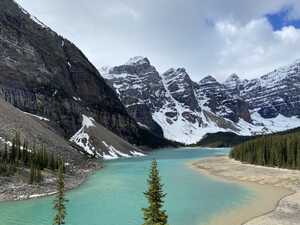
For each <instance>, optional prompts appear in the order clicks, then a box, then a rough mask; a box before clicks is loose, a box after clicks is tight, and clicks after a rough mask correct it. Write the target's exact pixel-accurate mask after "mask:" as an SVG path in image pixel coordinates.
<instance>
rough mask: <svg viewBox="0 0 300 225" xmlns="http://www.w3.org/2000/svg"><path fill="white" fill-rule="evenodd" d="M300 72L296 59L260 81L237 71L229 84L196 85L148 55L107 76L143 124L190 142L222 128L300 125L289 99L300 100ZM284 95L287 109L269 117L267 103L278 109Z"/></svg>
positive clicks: (255, 130)
mask: <svg viewBox="0 0 300 225" xmlns="http://www.w3.org/2000/svg"><path fill="white" fill-rule="evenodd" d="M299 71H300V70H299V62H296V63H295V64H293V65H291V66H288V67H284V68H281V69H279V70H277V71H274V72H272V73H270V74H267V75H265V76H262V77H261V78H259V79H255V80H250V81H248V80H241V79H240V78H239V77H238V76H237V75H236V74H232V75H230V76H229V78H228V79H227V80H226V81H225V82H224V83H219V82H218V81H217V80H216V79H215V78H214V77H212V76H207V77H205V78H203V79H202V80H201V81H200V82H198V83H196V82H193V81H192V80H191V79H190V77H189V75H188V74H187V72H186V70H185V69H184V68H179V69H169V70H168V71H166V72H165V73H163V74H159V73H158V72H157V70H156V69H155V67H154V66H152V65H151V63H150V61H149V60H148V59H147V58H144V57H134V58H132V59H130V60H129V61H128V62H127V63H125V64H124V65H121V66H117V67H112V68H110V69H106V70H104V73H103V76H104V77H105V79H106V80H107V81H108V83H109V84H110V85H111V86H112V87H113V88H114V89H115V90H116V92H117V93H118V95H119V98H120V99H121V101H122V102H123V103H124V104H125V106H126V107H127V110H128V111H129V112H130V114H131V115H132V116H133V117H134V118H135V119H137V121H138V122H139V123H140V125H142V126H146V127H148V128H149V130H151V131H152V132H154V133H155V132H156V130H158V128H157V126H153V124H156V125H157V124H158V125H159V126H160V127H161V129H162V131H163V135H164V137H166V138H167V139H170V140H175V141H179V142H183V143H187V144H190V143H195V142H197V141H199V140H200V139H201V138H202V137H203V136H204V135H205V134H206V133H214V132H218V131H230V132H234V133H237V134H241V135H253V134H261V133H270V132H277V131H283V130H286V129H290V128H295V127H298V126H300V119H298V118H297V116H298V114H299V113H300V112H296V111H295V109H294V108H295V107H293V106H289V105H288V104H292V103H296V101H292V102H290V103H286V99H287V98H289V99H297V98H298V100H300V99H299V97H298V96H300V90H299V91H298V87H300V82H298V80H300V75H299V74H298V73H299ZM295 81H297V82H295ZM287 87H292V89H289V90H288V89H287ZM294 91H296V92H294ZM274 94H276V95H277V96H275V97H274ZM282 95H284V96H285V100H284V101H285V103H286V104H285V105H284V107H285V108H283V109H281V108H280V107H279V108H278V109H277V110H276V112H277V113H275V114H272V115H269V116H266V114H265V113H264V112H266V107H265V106H266V105H267V106H268V107H267V108H268V109H269V108H270V105H271V107H275V108H276V104H277V105H279V103H280V101H279V99H280V98H281V99H282V98H283V97H282ZM290 109H291V110H292V111H293V112H292V113H291V112H289V110H290ZM280 110H281V111H280Z"/></svg>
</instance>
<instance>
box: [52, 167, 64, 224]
mask: <svg viewBox="0 0 300 225" xmlns="http://www.w3.org/2000/svg"><path fill="white" fill-rule="evenodd" d="M63 171H64V169H63V165H60V166H59V169H58V177H57V195H56V197H55V199H54V202H53V203H54V206H53V209H54V210H55V211H56V214H55V216H54V219H53V225H62V224H65V218H66V214H67V213H66V206H65V203H66V202H67V201H68V200H67V199H66V198H65V182H64V172H63Z"/></svg>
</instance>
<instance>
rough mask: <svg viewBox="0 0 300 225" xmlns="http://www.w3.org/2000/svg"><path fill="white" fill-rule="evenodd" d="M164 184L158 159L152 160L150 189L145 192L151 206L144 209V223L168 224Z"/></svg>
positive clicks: (149, 180) (147, 224)
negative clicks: (164, 204)
mask: <svg viewBox="0 0 300 225" xmlns="http://www.w3.org/2000/svg"><path fill="white" fill-rule="evenodd" d="M162 188H163V185H162V184H161V181H160V176H159V171H158V168H157V162H156V160H153V161H152V166H151V171H150V175H149V179H148V190H147V191H146V192H145V193H144V194H145V196H146V198H147V200H148V204H149V206H148V207H147V208H144V209H143V212H144V223H143V225H166V224H167V220H168V216H167V214H166V211H165V210H163V209H162V207H163V203H164V200H163V198H164V197H165V196H166V194H164V193H163V190H162Z"/></svg>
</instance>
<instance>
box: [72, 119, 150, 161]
mask: <svg viewBox="0 0 300 225" xmlns="http://www.w3.org/2000/svg"><path fill="white" fill-rule="evenodd" d="M70 141H71V142H74V143H75V144H77V145H78V146H79V147H81V149H82V152H83V153H86V154H88V155H90V156H91V157H96V158H103V159H105V160H110V159H117V158H120V157H125V158H128V157H133V156H142V155H144V153H143V152H142V151H141V150H139V149H138V148H136V147H134V146H133V145H130V144H129V143H128V142H126V141H124V140H123V139H121V138H120V137H118V136H117V135H115V134H113V133H112V132H110V131H109V130H108V129H106V128H105V127H103V126H102V125H100V124H98V123H97V122H96V121H95V120H94V119H93V118H92V117H88V116H86V115H82V127H81V128H80V130H78V131H77V132H76V134H74V135H73V136H72V137H71V139H70Z"/></svg>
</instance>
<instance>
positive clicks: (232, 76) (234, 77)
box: [225, 73, 240, 83]
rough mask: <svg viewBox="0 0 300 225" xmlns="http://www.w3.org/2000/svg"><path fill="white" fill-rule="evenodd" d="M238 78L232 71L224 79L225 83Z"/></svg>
mask: <svg viewBox="0 0 300 225" xmlns="http://www.w3.org/2000/svg"><path fill="white" fill-rule="evenodd" d="M238 80H240V77H239V76H238V75H237V74H236V73H233V74H231V75H230V76H229V77H228V78H227V79H226V80H225V83H227V82H232V81H238Z"/></svg>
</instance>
